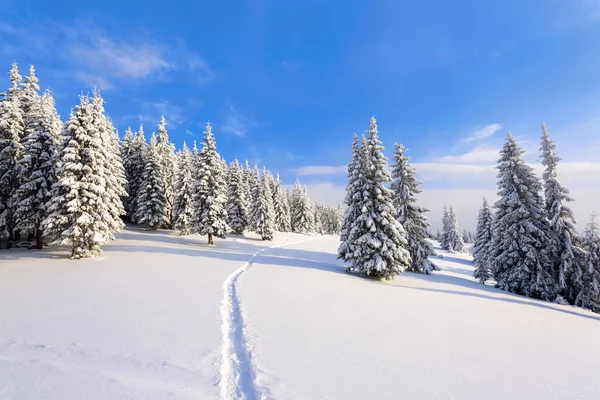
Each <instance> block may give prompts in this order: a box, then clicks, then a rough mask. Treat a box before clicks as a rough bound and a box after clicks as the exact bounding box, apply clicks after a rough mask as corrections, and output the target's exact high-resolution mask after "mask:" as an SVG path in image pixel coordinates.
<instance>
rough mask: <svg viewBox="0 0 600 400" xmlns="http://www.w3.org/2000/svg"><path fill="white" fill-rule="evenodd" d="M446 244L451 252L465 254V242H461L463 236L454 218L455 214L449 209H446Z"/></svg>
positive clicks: (456, 219)
mask: <svg viewBox="0 0 600 400" xmlns="http://www.w3.org/2000/svg"><path fill="white" fill-rule="evenodd" d="M448 224H449V225H448V227H449V230H448V239H447V240H448V242H449V246H450V249H451V251H453V252H456V253H466V252H467V247H466V246H465V242H464V240H463V235H462V232H461V229H460V226H459V225H458V218H456V214H455V213H454V209H453V208H452V207H450V208H449V209H448Z"/></svg>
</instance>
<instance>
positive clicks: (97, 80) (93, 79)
mask: <svg viewBox="0 0 600 400" xmlns="http://www.w3.org/2000/svg"><path fill="white" fill-rule="evenodd" d="M75 77H76V78H77V79H78V80H79V81H80V82H82V83H83V84H84V85H86V86H87V87H89V88H98V89H100V90H101V91H108V90H111V89H113V88H114V86H113V85H112V83H110V82H109V81H108V79H106V78H103V77H102V76H98V75H94V74H91V73H89V72H84V71H77V72H75Z"/></svg>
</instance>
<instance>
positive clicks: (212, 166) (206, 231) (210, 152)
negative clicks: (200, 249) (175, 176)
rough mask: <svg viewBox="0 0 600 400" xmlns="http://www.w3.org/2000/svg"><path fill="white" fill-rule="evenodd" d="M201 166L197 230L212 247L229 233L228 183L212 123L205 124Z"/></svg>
mask: <svg viewBox="0 0 600 400" xmlns="http://www.w3.org/2000/svg"><path fill="white" fill-rule="evenodd" d="M198 164H199V165H198V175H197V176H196V177H195V182H194V207H195V212H194V231H195V232H197V233H199V234H201V235H208V244H209V245H213V244H214V242H213V236H216V237H219V238H225V233H226V232H227V230H228V226H227V222H226V220H227V210H226V209H225V206H226V202H227V196H226V193H227V192H226V190H227V186H226V185H227V184H226V177H225V174H224V171H223V169H222V162H221V157H220V156H219V154H218V153H217V147H216V143H215V139H214V137H213V134H212V128H211V126H210V123H207V124H206V130H205V131H204V141H203V143H202V149H201V150H200V153H199V158H198Z"/></svg>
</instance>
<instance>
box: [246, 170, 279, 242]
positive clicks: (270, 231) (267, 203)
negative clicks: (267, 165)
mask: <svg viewBox="0 0 600 400" xmlns="http://www.w3.org/2000/svg"><path fill="white" fill-rule="evenodd" d="M252 197H253V198H254V199H256V200H255V202H254V203H253V209H252V218H253V219H252V230H253V231H254V232H256V233H257V234H259V235H260V237H261V238H262V240H273V235H274V233H275V215H274V208H273V195H272V194H271V180H270V179H269V173H268V172H267V170H266V169H263V174H262V179H260V180H259V181H258V183H257V184H256V185H255V186H254V191H253V194H252Z"/></svg>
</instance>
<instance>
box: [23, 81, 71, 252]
mask: <svg viewBox="0 0 600 400" xmlns="http://www.w3.org/2000/svg"><path fill="white" fill-rule="evenodd" d="M61 130H62V123H61V122H60V117H59V116H58V114H57V112H56V108H55V106H54V99H53V98H52V95H51V94H50V92H46V93H44V94H43V95H42V96H38V98H37V99H35V102H34V103H31V104H30V105H29V112H28V116H27V126H26V132H25V136H24V138H23V157H22V158H21V159H20V160H19V161H18V162H19V164H20V169H21V171H22V172H21V176H20V186H19V187H18V188H17V190H16V191H15V192H14V204H15V205H16V209H15V222H16V227H17V229H19V230H20V231H22V232H27V233H31V234H33V237H34V238H35V248H36V249H41V248H42V236H43V231H42V228H41V224H42V221H43V219H44V218H45V217H46V205H47V203H48V202H49V201H50V193H51V189H52V185H53V184H54V182H56V170H57V168H58V165H59V159H58V151H59V138H60V135H61Z"/></svg>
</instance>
